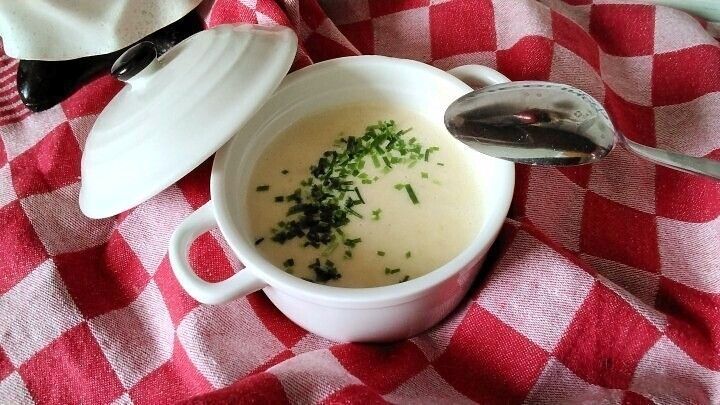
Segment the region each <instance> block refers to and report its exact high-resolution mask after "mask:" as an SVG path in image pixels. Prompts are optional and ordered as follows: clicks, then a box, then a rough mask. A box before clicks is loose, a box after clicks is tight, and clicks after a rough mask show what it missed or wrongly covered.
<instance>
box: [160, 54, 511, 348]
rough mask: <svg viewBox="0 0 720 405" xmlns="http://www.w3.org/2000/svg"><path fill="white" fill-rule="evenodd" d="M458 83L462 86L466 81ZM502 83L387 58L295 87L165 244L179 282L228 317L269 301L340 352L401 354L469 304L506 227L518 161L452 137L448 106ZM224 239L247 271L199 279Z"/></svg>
mask: <svg viewBox="0 0 720 405" xmlns="http://www.w3.org/2000/svg"><path fill="white" fill-rule="evenodd" d="M456 76H457V77H456ZM458 77H459V78H461V79H463V80H466V81H472V82H474V83H477V84H481V85H483V84H484V85H488V84H495V83H498V82H501V81H505V80H507V79H505V78H504V77H503V76H502V75H500V74H499V73H497V72H495V71H493V70H491V69H489V68H486V67H482V66H464V67H460V68H456V69H454V70H452V71H450V72H444V71H442V70H439V69H436V68H434V67H431V66H429V65H426V64H423V63H419V62H414V61H409V60H403V59H395V58H388V57H381V56H356V57H348V58H341V59H335V60H331V61H327V62H322V63H318V64H315V65H312V66H310V67H307V68H304V69H301V70H299V71H297V72H294V73H292V74H290V75H288V76H287V78H286V79H285V80H284V81H283V83H282V84H281V85H280V87H279V88H278V89H277V91H276V92H275V93H274V94H273V96H272V97H271V98H270V99H269V100H268V101H267V103H265V104H264V105H263V106H262V107H261V108H260V110H259V111H258V112H257V113H256V114H255V115H254V116H253V118H252V119H251V120H250V121H249V122H248V123H247V124H246V125H245V126H244V127H243V128H242V129H241V130H240V132H239V133H238V134H237V135H236V136H235V137H233V139H232V140H231V141H230V142H228V144H226V145H225V146H224V147H223V148H222V149H221V150H220V151H219V152H218V153H217V155H216V157H215V161H214V164H213V169H212V175H211V184H210V191H211V201H210V202H209V203H208V204H206V205H205V206H203V207H202V208H200V209H199V210H197V211H196V212H194V213H193V214H191V215H190V216H189V217H188V218H187V219H186V220H185V221H184V222H183V223H182V224H181V225H180V226H179V227H178V229H177V230H176V232H175V233H174V234H173V237H172V239H171V242H170V260H171V264H172V267H173V270H174V272H175V274H176V276H177V278H178V280H179V282H180V284H181V285H182V286H183V288H185V290H187V291H188V293H189V294H190V295H191V296H192V297H193V298H195V299H197V300H198V301H200V302H203V303H208V304H219V303H223V302H227V301H229V300H232V299H235V298H238V297H241V296H244V295H247V294H249V293H252V292H254V291H257V290H260V289H262V290H263V291H264V292H265V294H266V295H267V296H268V297H269V299H270V300H271V301H272V302H273V304H274V305H276V306H277V307H278V308H279V309H280V311H282V312H283V313H284V314H285V315H287V316H288V317H289V318H290V319H291V320H292V321H294V322H295V323H297V324H298V325H300V326H302V327H303V328H305V329H307V330H309V331H311V332H314V333H316V334H318V335H321V336H323V337H326V338H329V339H332V340H335V341H355V342H360V341H392V340H398V339H402V338H406V337H410V336H412V335H415V334H417V333H420V332H422V331H423V330H425V329H427V328H429V327H431V326H433V325H434V324H436V323H437V322H439V321H440V320H441V319H442V318H444V317H445V316H446V315H447V314H448V313H449V312H450V311H451V310H452V309H453V308H454V307H455V306H456V305H457V304H458V303H459V302H460V300H461V299H462V297H463V296H464V294H465V293H466V292H467V290H468V288H469V286H470V284H471V283H472V281H473V279H474V278H475V275H476V274H477V272H478V268H479V265H480V264H481V263H482V261H483V259H484V257H485V255H486V253H487V251H488V249H489V248H490V246H491V245H492V243H493V241H494V240H495V238H496V236H497V234H498V232H499V230H500V227H501V226H502V223H503V221H504V219H505V216H506V215H507V211H508V208H509V206H510V201H511V198H512V193H513V187H514V168H513V165H512V164H511V163H508V162H505V161H501V160H498V159H494V158H491V157H488V156H485V155H482V154H480V153H478V152H475V151H473V150H472V149H470V148H468V147H466V146H464V145H463V144H462V143H460V142H459V141H456V140H455V139H453V138H452V136H451V135H450V134H449V133H448V132H447V131H446V130H445V129H444V126H443V115H444V112H445V109H446V108H447V106H448V105H449V104H450V103H451V102H452V101H454V100H455V99H457V98H458V97H460V96H462V95H463V94H465V93H467V92H469V91H470V90H471V87H469V86H468V84H466V83H465V82H463V81H462V80H460V79H459V78H458ZM216 226H217V227H219V228H220V231H221V233H222V236H223V237H224V238H225V239H226V240H227V242H228V244H229V245H230V246H231V248H232V249H233V251H234V253H235V254H236V255H237V256H238V258H239V259H240V260H241V261H242V262H243V264H244V265H245V268H244V269H242V270H240V271H239V272H238V273H236V274H235V275H234V276H232V277H230V278H229V279H227V280H224V281H222V282H218V283H210V282H206V281H203V280H201V279H200V278H199V277H198V276H197V275H195V273H194V272H193V271H192V269H191V268H190V266H189V263H188V261H187V250H188V248H189V245H190V244H191V243H192V241H193V240H194V239H195V238H197V237H198V236H199V235H200V234H202V233H204V232H207V231H208V230H210V229H212V228H214V227H216Z"/></svg>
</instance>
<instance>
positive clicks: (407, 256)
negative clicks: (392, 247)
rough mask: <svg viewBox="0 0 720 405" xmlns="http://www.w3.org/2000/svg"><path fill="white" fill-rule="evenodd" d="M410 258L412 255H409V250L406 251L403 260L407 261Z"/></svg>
mask: <svg viewBox="0 0 720 405" xmlns="http://www.w3.org/2000/svg"><path fill="white" fill-rule="evenodd" d="M410 256H412V253H411V252H410V251H409V250H408V251H407V252H405V258H406V259H409V258H410Z"/></svg>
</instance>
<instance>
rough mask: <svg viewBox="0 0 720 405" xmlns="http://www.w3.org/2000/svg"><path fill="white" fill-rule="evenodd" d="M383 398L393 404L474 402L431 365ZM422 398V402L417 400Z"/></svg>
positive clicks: (460, 403) (456, 403) (457, 403)
mask: <svg viewBox="0 0 720 405" xmlns="http://www.w3.org/2000/svg"><path fill="white" fill-rule="evenodd" d="M383 398H384V399H385V400H386V401H388V402H390V403H394V404H417V403H425V404H455V405H462V404H468V405H469V404H475V403H476V402H474V401H472V400H471V399H470V398H468V397H466V396H464V395H463V394H461V393H459V392H458V391H457V390H455V388H453V387H452V386H451V385H450V384H448V382H447V381H445V379H444V378H442V376H440V374H438V372H437V371H435V369H434V368H433V367H432V366H428V367H426V368H425V369H424V370H423V371H421V372H419V373H417V374H416V375H415V376H413V377H412V378H410V379H409V380H407V381H405V382H404V383H402V384H401V385H400V386H399V387H397V388H395V390H394V391H392V392H391V393H389V394H387V395H384V396H383ZM420 398H422V400H421V401H422V402H418V400H419V399H420Z"/></svg>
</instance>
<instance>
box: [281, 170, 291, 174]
mask: <svg viewBox="0 0 720 405" xmlns="http://www.w3.org/2000/svg"><path fill="white" fill-rule="evenodd" d="M280 173H282V174H288V173H290V172H289V171H287V170H286V169H283V170H282V171H280Z"/></svg>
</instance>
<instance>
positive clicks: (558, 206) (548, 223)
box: [525, 167, 585, 251]
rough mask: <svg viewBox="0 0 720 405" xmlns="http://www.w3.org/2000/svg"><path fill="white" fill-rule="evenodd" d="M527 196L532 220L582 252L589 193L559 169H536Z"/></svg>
mask: <svg viewBox="0 0 720 405" xmlns="http://www.w3.org/2000/svg"><path fill="white" fill-rule="evenodd" d="M527 195H528V196H527V203H526V205H525V210H526V214H527V217H528V219H530V221H531V222H532V223H533V224H535V225H536V226H537V227H538V228H539V229H541V230H542V231H543V232H545V233H547V234H548V235H549V236H550V237H551V238H553V240H555V241H557V242H559V243H560V244H562V245H563V246H565V247H566V248H568V249H570V250H574V251H578V250H580V229H581V228H580V227H581V223H582V208H583V203H584V201H585V190H584V189H583V188H582V187H580V186H578V185H577V184H575V183H573V182H572V181H570V179H568V178H567V177H566V176H565V175H563V174H562V173H560V172H559V171H557V170H556V169H553V168H549V167H533V168H532V171H531V172H530V181H529V186H528V190H527Z"/></svg>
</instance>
